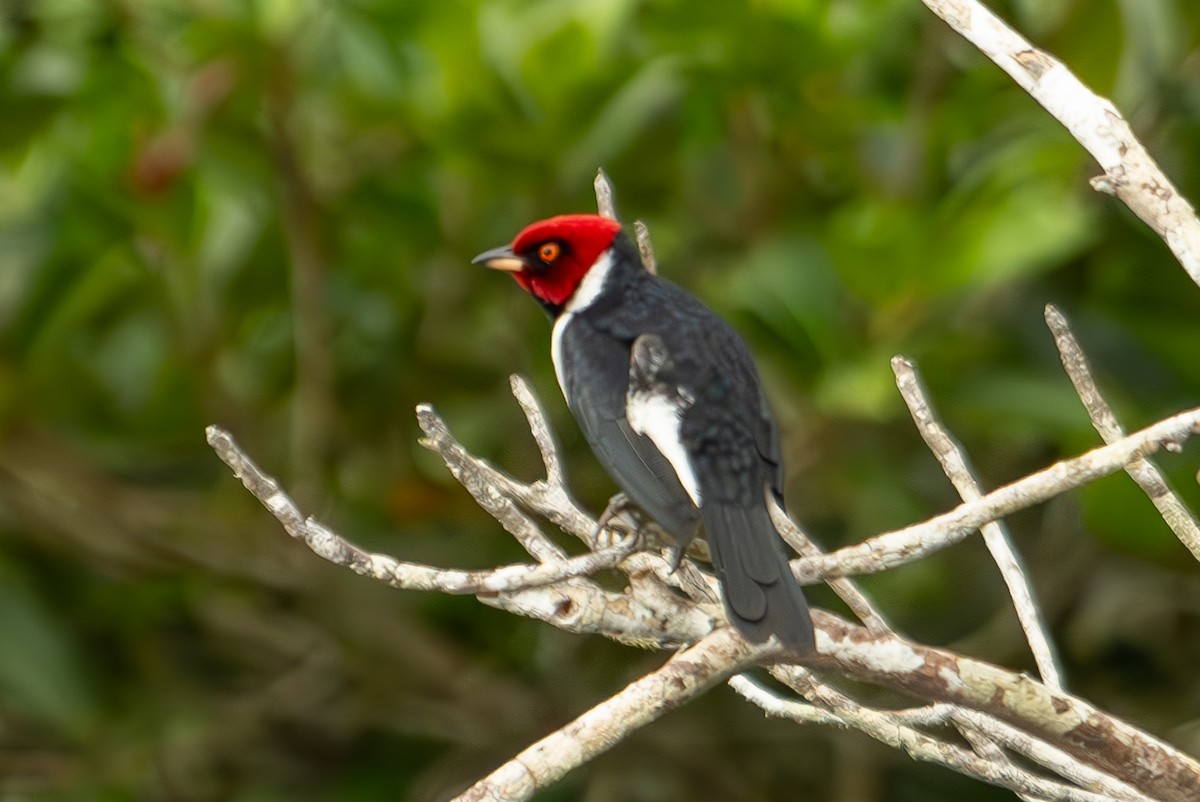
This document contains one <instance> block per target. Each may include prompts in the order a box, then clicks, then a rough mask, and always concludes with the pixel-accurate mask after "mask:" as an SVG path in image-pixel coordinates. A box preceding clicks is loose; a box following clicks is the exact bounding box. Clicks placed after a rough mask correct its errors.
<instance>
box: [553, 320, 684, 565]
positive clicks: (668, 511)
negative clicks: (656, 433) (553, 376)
mask: <svg viewBox="0 0 1200 802" xmlns="http://www.w3.org/2000/svg"><path fill="white" fill-rule="evenodd" d="M630 347H631V343H630V342H626V341H622V340H619V339H616V338H614V337H612V336H611V335H610V334H608V333H606V332H604V331H601V330H598V329H596V328H595V327H594V326H592V325H591V323H590V322H589V321H588V320H587V319H586V318H585V317H580V318H579V319H575V320H572V321H570V322H569V323H568V324H567V326H566V329H565V330H564V332H563V335H562V341H561V344H560V349H561V353H560V359H561V360H562V363H563V365H564V370H563V377H562V379H563V383H564V385H565V386H564V387H563V390H564V391H565V394H566V396H567V398H568V401H569V404H570V406H571V411H572V412H573V413H574V415H575V418H576V420H578V421H579V427H580V429H582V430H583V436H584V438H585V439H586V440H587V442H588V445H589V446H590V447H591V449H592V452H593V453H594V454H595V455H596V458H597V459H598V460H599V461H600V463H601V464H602V465H603V466H604V468H605V469H606V470H607V471H608V473H609V475H610V476H612V478H613V480H614V481H615V482H616V483H617V485H618V486H619V487H620V488H621V490H622V491H624V492H625V494H626V495H627V496H629V498H631V499H632V500H633V501H634V502H635V503H636V504H637V505H638V506H639V507H641V508H642V509H643V510H645V511H646V513H647V514H649V515H650V517H651V518H653V519H654V520H655V521H656V522H657V523H658V524H659V526H661V527H663V529H665V530H666V531H668V532H670V533H671V534H672V535H675V536H676V538H678V539H679V540H680V542H681V543H686V541H687V540H688V539H689V538H690V537H691V536H692V533H693V531H694V530H695V526H696V522H697V520H698V516H697V514H696V509H695V507H694V506H693V505H692V502H691V499H690V498H689V497H688V495H687V492H686V491H685V490H684V489H683V485H681V484H680V482H679V479H678V477H677V476H676V475H675V471H674V469H673V468H672V467H671V464H670V463H669V462H668V461H667V459H666V458H665V457H663V455H662V454H661V453H659V451H658V449H657V448H655V447H654V444H653V443H652V442H650V440H649V438H647V437H645V436H644V435H640V434H637V433H636V432H634V431H633V429H632V427H631V426H630V425H629V420H628V419H627V417H626V414H625V405H626V392H627V388H628V385H629V371H630Z"/></svg>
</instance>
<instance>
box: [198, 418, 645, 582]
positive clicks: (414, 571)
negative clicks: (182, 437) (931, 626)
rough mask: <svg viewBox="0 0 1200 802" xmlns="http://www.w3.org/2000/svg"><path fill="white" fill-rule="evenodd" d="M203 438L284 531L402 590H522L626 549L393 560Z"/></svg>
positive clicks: (608, 561) (229, 444)
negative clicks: (541, 557)
mask: <svg viewBox="0 0 1200 802" xmlns="http://www.w3.org/2000/svg"><path fill="white" fill-rule="evenodd" d="M207 435H208V443H209V445H210V446H212V448H213V450H214V451H215V452H216V453H217V456H219V457H220V458H221V459H222V461H224V462H225V464H226V465H228V466H229V467H230V468H231V469H232V470H233V472H234V474H235V475H236V476H238V477H239V478H240V479H241V480H242V484H244V485H245V486H246V489H247V490H249V491H250V493H251V495H253V496H254V497H255V498H257V499H258V500H259V501H260V502H261V503H262V505H263V506H264V507H266V508H267V509H268V510H269V511H270V513H271V514H272V515H273V516H275V519H276V520H278V521H279V523H280V524H282V525H283V528H284V530H285V531H286V532H287V533H288V534H289V535H291V536H292V537H293V538H295V539H296V540H299V541H301V542H303V543H304V544H305V545H306V546H308V547H309V548H310V549H312V550H313V551H314V552H316V553H317V554H318V555H319V556H321V557H323V558H325V559H326V560H328V561H329V562H331V563H334V564H335V565H343V566H346V567H347V568H350V569H351V570H352V571H354V572H355V573H357V574H361V575H363V576H368V577H371V578H372V579H376V580H379V581H381V582H385V583H387V584H389V585H391V586H392V587H395V588H404V589H406V590H424V591H438V592H441V593H451V594H494V593H503V592H511V591H516V590H527V589H530V588H536V587H541V586H543V585H549V584H553V583H555V582H561V581H562V580H564V579H569V578H572V577H578V576H585V575H589V574H594V573H596V572H597V571H603V570H606V569H609V568H613V567H615V566H616V565H618V564H619V563H620V562H621V560H623V559H625V557H627V556H628V555H629V553H630V547H631V546H632V545H633V541H632V539H631V540H629V541H628V542H626V543H623V544H621V545H619V546H614V547H612V548H609V549H606V550H604V551H594V552H588V553H587V554H581V555H579V556H577V557H570V558H563V559H557V560H554V561H553V562H543V563H540V564H538V565H506V566H501V567H499V568H489V569H487V570H480V571H463V570H458V569H452V568H434V567H432V566H429V565H424V564H421V563H411V562H404V561H401V560H397V559H395V558H393V557H389V556H388V555H386V554H376V553H373V552H369V551H365V550H363V549H360V548H359V547H358V546H355V545H354V544H353V543H351V542H349V541H348V540H346V539H345V538H343V537H342V536H340V535H338V534H337V533H336V532H334V531H332V530H331V529H329V528H328V527H326V526H324V525H323V524H321V523H319V522H318V521H316V520H314V519H313V518H309V517H305V515H304V513H303V512H301V511H300V508H299V506H298V505H297V504H296V502H295V501H293V500H292V498H291V496H289V495H288V494H287V493H286V492H284V490H283V489H282V488H281V487H280V485H279V482H278V481H276V480H275V479H274V478H273V477H271V476H268V475H267V474H266V473H264V472H263V471H262V469H261V468H259V467H258V466H257V465H256V464H255V463H254V461H253V460H251V459H250V458H249V457H248V456H247V455H246V453H245V452H244V451H242V449H241V448H240V447H239V446H238V444H237V443H236V442H235V441H234V439H233V437H232V436H231V435H230V434H229V433H228V432H226V431H225V430H223V429H220V428H218V427H216V426H210V427H208V430H207Z"/></svg>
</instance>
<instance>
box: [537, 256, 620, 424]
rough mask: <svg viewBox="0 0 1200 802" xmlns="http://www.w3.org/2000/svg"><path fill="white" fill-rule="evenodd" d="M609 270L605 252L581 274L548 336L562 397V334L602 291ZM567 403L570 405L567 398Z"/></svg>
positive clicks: (609, 260)
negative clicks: (573, 291) (577, 283)
mask: <svg viewBox="0 0 1200 802" xmlns="http://www.w3.org/2000/svg"><path fill="white" fill-rule="evenodd" d="M611 269H612V253H611V252H610V251H605V252H604V253H602V254H600V258H599V259H597V260H596V263H595V264H594V265H592V266H591V267H590V268H588V272H586V273H584V274H583V280H582V281H580V282H579V286H578V287H576V288H575V294H574V295H572V296H571V297H570V298H568V299H567V304H566V306H564V307H563V310H562V312H561V313H559V316H558V320H556V321H554V331H553V332H551V334H550V361H551V362H553V363H554V375H555V376H557V377H558V386H559V388H560V389H561V390H562V392H563V397H566V395H567V385H566V382H564V381H563V367H562V337H563V332H564V331H566V329H567V324H568V323H570V322H571V318H572V317H574V316H575V313H576V312H579V311H581V310H583V309H587V308H588V307H589V306H591V305H592V302H593V301H595V300H596V296H598V295H599V294H600V290H602V289H604V280H605V279H606V278H608V271H609V270H611ZM567 403H570V399H569V398H568V399H567Z"/></svg>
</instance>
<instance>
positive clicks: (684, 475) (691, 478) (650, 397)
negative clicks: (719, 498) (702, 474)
mask: <svg viewBox="0 0 1200 802" xmlns="http://www.w3.org/2000/svg"><path fill="white" fill-rule="evenodd" d="M680 396H681V398H672V397H670V396H667V395H665V394H663V393H655V392H649V393H646V392H631V393H629V398H628V399H627V402H628V406H627V408H626V410H625V417H626V418H628V420H629V425H630V427H631V428H632V429H633V430H634V431H635V432H637V433H638V434H642V435H645V436H646V437H649V438H650V442H651V443H654V447H655V448H657V449H658V450H659V452H660V453H661V454H662V455H663V456H664V457H666V458H667V462H669V463H671V467H672V468H674V469H675V476H677V477H678V478H679V483H680V484H681V485H683V489H684V490H686V491H687V494H688V495H689V496H691V499H692V503H693V504H695V505H696V507H697V508H699V506H700V483H699V482H698V481H697V480H696V471H695V469H694V468H693V467H692V461H691V460H690V459H688V455H687V449H686V448H684V447H683V441H682V440H681V439H680V438H679V425H680V423H681V422H682V421H683V413H684V410H686V409H687V408H688V407H689V406H691V400H692V399H691V398H689V397H688V395H687V394H686V393H684V392H683V391H682V390H681V391H680Z"/></svg>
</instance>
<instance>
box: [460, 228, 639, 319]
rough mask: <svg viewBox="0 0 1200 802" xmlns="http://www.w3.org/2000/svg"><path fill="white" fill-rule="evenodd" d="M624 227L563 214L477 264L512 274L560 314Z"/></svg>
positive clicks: (489, 253)
mask: <svg viewBox="0 0 1200 802" xmlns="http://www.w3.org/2000/svg"><path fill="white" fill-rule="evenodd" d="M620 230H621V224H620V223H618V222H617V221H616V220H612V219H610V218H608V217H601V216H599V215H595V214H564V215H559V216H558V217H551V218H549V219H547V220H541V221H539V222H537V223H533V224H531V225H529V226H526V227H525V229H524V230H523V231H522V232H521V233H520V234H517V238H516V239H514V240H513V241H512V245H511V246H504V247H501V248H494V249H492V250H490V251H486V252H484V253H481V254H479V256H476V257H475V258H474V259H473V260H472V261H473V262H474V263H475V264H482V265H484V266H486V267H490V268H492V269H495V270H505V271H508V272H509V273H512V277H513V278H515V279H516V280H517V283H518V284H520V285H521V286H522V287H524V288H525V291H526V292H528V293H529V294H530V295H532V296H533V297H534V298H536V299H538V300H539V301H541V302H542V303H543V304H544V305H546V306H548V307H550V308H552V309H561V308H562V307H563V306H564V305H565V304H566V303H567V301H568V300H569V299H570V298H571V296H572V295H574V294H575V290H576V289H577V288H578V287H579V282H581V281H583V277H584V276H586V275H587V272H588V271H589V270H590V269H591V268H592V265H594V264H596V262H597V261H598V260H599V259H600V256H601V254H603V253H604V252H605V251H606V250H608V249H609V247H610V246H611V245H612V244H613V239H615V238H616V236H617V233H618V232H619V231H620Z"/></svg>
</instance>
